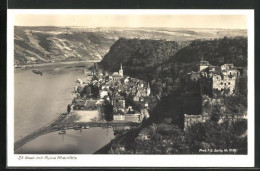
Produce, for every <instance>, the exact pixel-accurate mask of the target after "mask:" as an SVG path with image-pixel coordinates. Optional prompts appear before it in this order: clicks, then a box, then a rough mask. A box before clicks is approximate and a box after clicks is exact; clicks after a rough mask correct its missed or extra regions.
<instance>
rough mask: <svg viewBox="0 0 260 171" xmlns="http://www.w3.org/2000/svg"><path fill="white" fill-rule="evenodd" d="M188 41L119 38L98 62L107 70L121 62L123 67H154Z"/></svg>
mask: <svg viewBox="0 0 260 171" xmlns="http://www.w3.org/2000/svg"><path fill="white" fill-rule="evenodd" d="M187 44H188V43H178V42H175V41H166V40H147V39H142V40H141V39H126V38H120V39H119V40H118V41H117V42H115V43H114V44H113V45H112V46H111V48H110V51H109V52H108V53H107V54H106V55H105V56H104V58H103V60H102V61H101V62H100V64H99V65H100V66H101V67H102V68H104V69H105V70H108V71H117V70H118V69H119V66H120V63H121V62H122V64H123V66H124V68H127V69H129V68H133V67H134V68H143V67H154V66H157V65H160V64H162V63H164V62H166V61H167V60H168V59H169V58H170V57H171V56H173V55H174V54H175V53H176V52H178V50H180V49H181V48H182V47H185V46H186V45H187Z"/></svg>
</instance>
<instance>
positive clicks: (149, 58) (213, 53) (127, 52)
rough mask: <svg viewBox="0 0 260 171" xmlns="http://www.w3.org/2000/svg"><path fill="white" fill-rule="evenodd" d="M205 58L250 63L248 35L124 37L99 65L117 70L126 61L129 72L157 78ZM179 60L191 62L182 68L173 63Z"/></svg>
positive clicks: (211, 61) (237, 63)
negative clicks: (186, 38)
mask: <svg viewBox="0 0 260 171" xmlns="http://www.w3.org/2000/svg"><path fill="white" fill-rule="evenodd" d="M203 59H204V60H207V61H209V62H210V63H212V64H213V65H223V64H224V63H233V64H234V65H235V66H238V67H246V66H247V38H245V37H234V38H227V37H224V38H221V39H213V40H193V41H186V42H178V41H165V40H146V39H145V40H140V39H125V38H120V39H119V40H118V41H117V42H116V43H114V44H113V45H112V47H111V48H110V51H109V52H108V53H107V54H106V55H105V56H104V58H103V59H102V61H101V62H100V63H99V66H100V67H102V68H103V69H105V70H107V71H111V72H113V71H116V69H117V68H118V67H119V65H120V64H121V63H122V64H123V65H124V66H125V72H126V74H128V75H131V76H133V75H135V76H137V75H139V76H141V75H144V74H147V75H151V77H152V78H153V77H154V76H155V75H158V72H160V73H161V74H162V75H161V76H162V77H163V76H166V75H171V74H170V72H173V71H174V72H176V71H175V70H179V71H181V70H182V69H185V70H187V69H188V70H187V72H190V71H191V70H192V69H193V67H196V64H197V63H199V61H201V60H203ZM177 64H178V65H191V66H189V67H188V68H187V67H186V68H185V67H182V68H179V69H178V67H177V66H172V65H177ZM196 70H197V69H196ZM156 71H158V72H156ZM161 71H162V72H161ZM142 79H144V78H143V77H142Z"/></svg>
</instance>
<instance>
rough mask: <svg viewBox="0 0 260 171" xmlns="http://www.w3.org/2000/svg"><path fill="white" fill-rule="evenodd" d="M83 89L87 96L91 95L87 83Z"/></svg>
mask: <svg viewBox="0 0 260 171" xmlns="http://www.w3.org/2000/svg"><path fill="white" fill-rule="evenodd" d="M83 91H84V93H85V94H86V95H87V97H90V96H91V87H90V86H89V85H86V86H85V87H84V90H83Z"/></svg>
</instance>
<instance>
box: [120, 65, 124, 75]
mask: <svg viewBox="0 0 260 171" xmlns="http://www.w3.org/2000/svg"><path fill="white" fill-rule="evenodd" d="M119 74H120V75H121V76H122V77H124V72H123V67H122V63H121V67H120V70H119Z"/></svg>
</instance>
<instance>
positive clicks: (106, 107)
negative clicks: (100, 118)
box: [102, 100, 113, 121]
mask: <svg viewBox="0 0 260 171" xmlns="http://www.w3.org/2000/svg"><path fill="white" fill-rule="evenodd" d="M102 108H103V112H104V114H105V119H106V120H107V121H111V120H113V106H112V105H111V104H110V103H109V102H108V101H107V100H105V102H104V103H103V106H102Z"/></svg>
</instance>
